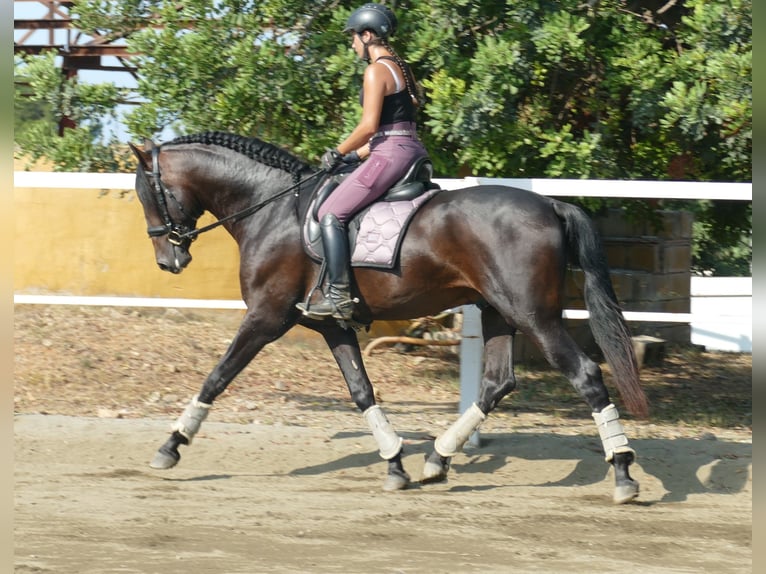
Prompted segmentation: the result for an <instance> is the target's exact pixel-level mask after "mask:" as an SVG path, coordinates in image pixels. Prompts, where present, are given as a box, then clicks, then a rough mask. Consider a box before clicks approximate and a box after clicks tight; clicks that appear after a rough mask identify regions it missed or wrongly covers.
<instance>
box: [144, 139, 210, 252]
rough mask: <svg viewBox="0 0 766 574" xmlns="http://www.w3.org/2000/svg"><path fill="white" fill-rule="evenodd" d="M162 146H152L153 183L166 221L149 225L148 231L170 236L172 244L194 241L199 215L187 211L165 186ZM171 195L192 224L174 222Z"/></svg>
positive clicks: (160, 235)
mask: <svg viewBox="0 0 766 574" xmlns="http://www.w3.org/2000/svg"><path fill="white" fill-rule="evenodd" d="M159 157H160V148H159V147H157V146H155V147H153V148H152V184H153V187H154V203H155V205H156V207H157V209H158V211H159V212H160V215H161V216H162V219H163V221H164V223H163V224H162V225H154V226H149V227H148V228H147V230H146V231H147V233H148V234H149V237H162V236H163V235H167V236H168V242H169V243H170V244H171V245H176V246H178V245H181V244H182V243H183V242H184V241H194V240H195V239H196V238H197V234H195V233H193V232H194V231H195V227H196V226H197V219H198V217H191V216H189V215H188V214H187V213H186V210H185V209H184V206H183V205H182V204H181V202H180V201H178V198H177V197H176V196H175V195H173V193H172V192H171V191H170V190H169V189H168V188H167V187H165V184H164V183H162V177H161V176H160V161H159ZM168 197H170V198H171V199H172V200H173V202H174V203H175V204H176V207H178V210H179V211H180V212H181V213H182V214H183V215H184V219H185V220H186V221H191V222H192V224H191V226H189V225H187V224H186V223H174V222H173V220H172V219H171V217H170V210H169V209H168V201H167V198H168Z"/></svg>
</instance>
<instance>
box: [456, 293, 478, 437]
mask: <svg viewBox="0 0 766 574" xmlns="http://www.w3.org/2000/svg"><path fill="white" fill-rule="evenodd" d="M483 355H484V341H483V337H482V333H481V311H479V308H478V307H477V306H476V305H463V329H462V332H461V339H460V407H459V411H460V413H461V414H462V413H464V412H465V411H466V410H467V409H468V408H469V407H470V406H471V404H473V403H475V402H476V401H477V400H478V398H479V382H480V381H481V372H482V367H483V365H482V357H483ZM480 442H481V438H480V437H479V431H476V432H474V433H473V434H472V435H471V436H470V438H469V439H468V443H469V444H470V445H471V446H479V444H480Z"/></svg>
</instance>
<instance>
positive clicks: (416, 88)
mask: <svg viewBox="0 0 766 574" xmlns="http://www.w3.org/2000/svg"><path fill="white" fill-rule="evenodd" d="M370 43H371V44H379V45H381V46H383V47H384V48H385V49H386V50H388V51H389V52H391V56H393V58H394V60H395V61H396V63H397V64H398V65H399V67H400V68H401V70H402V75H403V76H404V84H405V86H406V87H407V92H408V93H409V94H410V98H412V103H413V104H414V105H415V107H418V106H420V102H421V100H422V99H423V98H422V91H423V89H422V87H421V86H420V84H418V83H417V81H416V80H415V74H413V73H412V68H410V65H409V64H408V63H407V62H405V61H404V58H402V57H401V56H399V54H397V53H396V50H394V48H393V47H392V46H391V44H389V43H388V40H386V39H385V38H374V39H373V40H372V41H371V42H370Z"/></svg>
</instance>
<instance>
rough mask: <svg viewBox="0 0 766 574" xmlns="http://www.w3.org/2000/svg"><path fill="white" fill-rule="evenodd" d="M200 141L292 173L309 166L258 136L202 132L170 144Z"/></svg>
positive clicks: (169, 143) (180, 138)
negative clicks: (249, 136)
mask: <svg viewBox="0 0 766 574" xmlns="http://www.w3.org/2000/svg"><path fill="white" fill-rule="evenodd" d="M187 143H201V144H205V145H217V146H221V147H225V148H227V149H230V150H232V151H236V152H238V153H241V154H242V155H245V156H247V157H249V158H250V159H253V160H255V161H257V162H260V163H262V164H264V165H267V166H269V167H275V168H278V169H281V170H284V171H286V172H288V173H291V174H293V175H297V174H299V173H301V172H302V171H305V170H306V169H308V168H309V166H308V165H307V164H306V163H304V162H303V161H301V160H300V159H298V158H297V157H295V156H294V155H292V154H290V153H288V152H286V151H285V150H283V149H280V148H278V147H276V146H274V145H272V144H270V143H266V142H265V141H262V140H259V139H258V138H248V137H244V136H240V135H237V134H232V133H227V132H216V131H210V132H202V133H198V134H191V135H186V136H181V137H178V138H175V139H174V140H172V141H170V142H168V145H171V144H187Z"/></svg>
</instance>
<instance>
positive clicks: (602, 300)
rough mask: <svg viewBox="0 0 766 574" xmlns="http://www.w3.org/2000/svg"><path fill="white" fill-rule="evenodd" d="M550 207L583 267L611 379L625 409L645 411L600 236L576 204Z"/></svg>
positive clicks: (596, 331) (572, 254) (589, 306)
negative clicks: (561, 223)
mask: <svg viewBox="0 0 766 574" xmlns="http://www.w3.org/2000/svg"><path fill="white" fill-rule="evenodd" d="M551 201H552V202H553V210H554V211H555V212H556V215H557V216H558V217H559V219H561V220H562V221H563V223H564V229H565V233H566V240H567V247H568V250H569V256H570V258H571V259H572V260H573V262H574V263H575V264H576V265H579V267H580V268H581V269H582V270H583V274H584V276H585V284H584V288H583V296H584V298H585V306H586V307H587V309H588V313H589V314H590V319H589V323H590V328H591V331H592V332H593V336H594V338H595V340H596V343H597V344H598V346H599V347H600V348H601V351H602V352H603V353H604V357H605V358H606V361H607V363H608V364H609V366H610V367H611V369H612V373H613V376H614V380H615V383H616V385H617V388H618V389H619V391H620V396H621V397H622V400H623V402H624V403H625V406H626V407H627V409H628V411H630V413H632V414H633V415H635V416H638V417H646V416H647V414H648V412H649V406H648V403H647V399H646V395H645V394H644V391H643V389H642V388H641V383H640V381H639V377H638V363H637V361H636V354H635V352H634V350H633V343H632V340H631V334H630V330H629V329H628V325H627V323H626V322H625V318H624V317H623V315H622V309H621V308H620V305H619V303H618V301H617V296H616V295H615V293H614V288H613V287H612V280H611V278H610V277H609V267H608V266H607V262H606V255H605V254H604V248H603V246H602V244H601V239H600V237H599V235H598V232H597V231H596V228H595V226H594V225H593V222H592V221H591V220H590V218H589V217H588V216H587V215H586V214H585V212H584V211H583V210H582V209H580V208H579V207H577V206H574V205H572V204H569V203H564V202H561V201H556V200H551Z"/></svg>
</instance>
